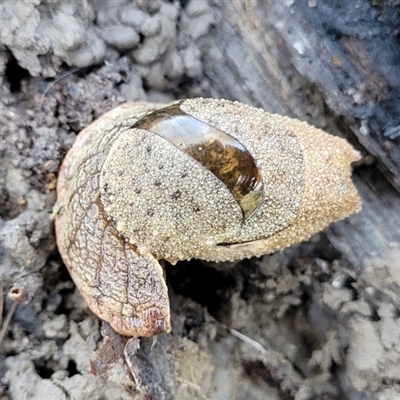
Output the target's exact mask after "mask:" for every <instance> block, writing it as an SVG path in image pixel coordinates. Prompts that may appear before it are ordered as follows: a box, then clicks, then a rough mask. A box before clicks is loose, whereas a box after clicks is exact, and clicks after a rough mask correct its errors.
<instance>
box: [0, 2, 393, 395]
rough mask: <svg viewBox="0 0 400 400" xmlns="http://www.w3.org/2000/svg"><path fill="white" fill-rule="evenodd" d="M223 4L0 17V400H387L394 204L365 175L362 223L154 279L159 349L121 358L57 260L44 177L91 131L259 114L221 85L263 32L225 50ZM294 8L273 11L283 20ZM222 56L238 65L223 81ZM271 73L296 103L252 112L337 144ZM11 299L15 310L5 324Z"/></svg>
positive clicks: (314, 108)
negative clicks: (217, 112) (129, 107)
mask: <svg viewBox="0 0 400 400" xmlns="http://www.w3.org/2000/svg"><path fill="white" fill-rule="evenodd" d="M221 3H222V2H221ZM224 3H225V5H224V6H221V7H220V4H219V2H217V1H211V0H210V1H207V0H190V1H186V0H185V1H184V0H182V1H181V2H179V1H171V2H169V1H162V0H152V1H146V0H135V1H128V0H126V1H124V0H119V1H116V0H115V1H111V0H110V1H90V0H82V1H79V3H78V2H75V1H61V0H52V1H50V0H43V1H41V0H32V1H26V2H25V1H18V2H17V1H14V0H3V1H1V2H0V286H1V288H2V291H3V293H4V296H2V298H3V301H0V311H2V316H3V326H4V325H8V326H5V328H7V329H6V331H5V335H4V339H3V341H2V343H1V344H0V400H8V399H10V400H22V399H31V400H39V399H40V400H47V399H51V400H55V399H57V400H58V399H61V400H63V399H77V400H78V399H99V400H100V399H142V398H143V399H154V400H156V399H182V400H184V399H213V400H214V399H215V400H216V399H218V400H222V399H249V400H252V399H254V400H256V399H257V400H261V399H263V400H265V399H271V400H272V399H296V400H311V399H326V400H331V399H332V400H333V399H355V400H370V399H379V400H391V399H393V400H394V399H399V398H400V379H399V377H400V322H399V321H400V319H399V315H400V313H399V310H400V301H399V293H400V241H399V235H400V234H399V226H400V225H399V220H398V218H400V217H399V216H400V195H399V193H398V192H397V191H396V190H394V189H393V188H392V187H391V186H390V185H389V184H388V183H387V181H386V179H385V177H384V176H383V175H382V174H381V173H380V172H379V171H378V169H377V168H376V166H375V165H370V164H368V163H367V162H365V163H364V165H363V166H361V167H359V169H358V170H357V171H356V174H355V182H356V184H357V187H358V189H359V192H360V195H361V196H362V199H363V204H364V208H363V211H361V212H360V213H359V214H357V215H354V216H352V217H350V218H348V219H347V220H345V221H342V222H340V223H337V224H335V225H334V226H332V227H329V228H328V229H327V230H325V231H324V232H322V233H320V234H318V235H316V236H315V237H313V238H312V239H311V240H310V241H308V242H306V243H302V244H300V245H295V246H292V247H290V248H288V249H286V250H285V251H282V252H279V253H275V254H272V255H266V256H264V257H262V258H260V259H250V260H244V261H241V262H235V263H221V264H211V263H206V262H202V261H198V260H193V261H191V262H185V263H179V264H178V265H176V266H170V265H165V268H166V276H167V283H168V285H169V291H170V298H171V307H172V325H173V331H172V333H171V334H168V335H159V336H158V337H156V338H149V339H142V340H140V341H139V340H130V341H128V342H127V340H126V338H121V337H119V336H118V335H116V334H114V333H113V332H112V331H111V330H110V328H109V326H107V325H106V324H103V323H102V322H101V321H100V320H99V319H98V318H96V317H95V316H94V315H93V314H92V313H91V312H90V311H89V309H88V308H87V306H86V304H85V303H84V301H83V299H82V297H81V295H80V294H79V292H78V291H77V290H76V289H75V287H74V285H73V283H72V281H71V279H70V277H69V275H68V272H67V271H66V269H65V267H64V265H63V263H62V260H61V258H60V255H59V254H58V252H57V249H56V244H55V237H54V227H53V222H52V216H51V213H52V207H53V205H54V203H55V200H56V194H55V185H56V180H57V171H58V169H59V166H60V163H61V162H62V159H63V157H64V155H65V154H66V152H67V150H68V149H69V148H70V147H71V145H72V143H73V141H74V139H75V137H76V134H77V133H78V132H79V131H80V130H81V129H82V128H84V127H85V126H87V125H88V124H89V123H90V122H91V121H93V120H94V119H96V118H97V117H99V116H100V115H101V114H103V113H104V112H105V111H107V110H109V109H111V108H112V107H114V106H116V105H118V104H120V103H123V102H125V101H134V100H148V101H158V102H165V101H170V100H173V99H176V98H185V97H197V96H203V97H227V98H230V99H237V100H242V101H244V102H247V103H249V104H253V105H260V104H259V102H258V101H257V100H254V99H255V98H256V95H254V96H255V97H254V98H253V97H252V96H253V95H252V93H256V91H257V87H261V86H260V85H258V83H257V80H256V79H255V78H253V76H251V75H250V76H248V80H247V81H246V84H243V83H241V84H240V85H238V87H235V88H233V86H235V84H234V83H232V81H231V80H230V79H229V77H230V76H231V74H232V75H234V74H235V72H232V71H236V68H238V69H240V63H241V62H242V63H244V62H245V61H246V62H247V63H249V65H251V67H252V68H253V67H254V66H255V65H257V63H258V62H260V60H259V59H254V60H250V61H249V60H248V59H246V60H245V57H244V56H242V53H241V46H244V45H243V43H245V40H248V43H253V42H252V40H253V39H252V38H254V36H251V35H253V34H254V32H255V30H256V29H259V31H260V32H262V29H266V28H265V27H263V26H261V25H258V24H256V23H254V25H252V24H251V23H249V25H248V26H247V27H246V29H248V30H247V31H246V32H250V33H249V36H248V37H245V38H243V42H237V41H235V38H233V36H232V41H231V42H229V36H227V43H228V44H225V45H224V48H223V49H222V47H223V46H222V44H221V42H218V41H216V39H215V38H216V32H218V29H219V28H220V27H224V26H225V25H224V24H226V23H227V19H226V14H224V13H225V12H226V10H225V9H223V7H229V6H232V7H241V6H242V5H244V2H238V1H234V0H231V1H229V2H228V1H227V2H224ZM249 3H251V2H249ZM278 3H280V4H278ZM284 3H287V4H285V5H284ZM291 3H292V2H283V1H282V2H276V7H277V8H279V7H283V8H285V9H287V10H288V13H289V14H293V13H292V12H291V7H292V5H291ZM314 3H316V2H314V1H309V2H308V5H307V7H309V8H310V9H317V8H318V5H314ZM360 3H363V4H364V3H365V4H367V5H368V6H369V7H370V6H371V5H370V3H369V2H368V1H366V0H363V1H361V2H360ZM78 4H79V5H78ZM365 4H364V5H365ZM246 6H248V4H247V2H246ZM274 6H275V5H274ZM314 7H315V8H314ZM270 11H271V13H272V12H273V11H274V12H275V11H276V9H274V10H272V6H271V10H270ZM360 12H361V11H360ZM246 15H248V19H247V20H245V21H247V22H248V21H249V19H250V20H251V18H253V17H254V18H256V17H257V15H256V14H254V15H253V13H252V12H251V10H250V11H248V14H246ZM270 15H272V14H270ZM271 18H272V17H271ZM377 18H378V17H377ZM252 21H253V22H254V21H255V19H253V20H252ZM277 26H278V24H277ZM278 28H279V27H278ZM278 28H277V31H278ZM364 28H365V27H364ZM221 29H222V28H221ZM365 29H368V27H366V28H365ZM348 34H349V35H351V32H350V33H348ZM232 35H233V34H232ZM282 35H283V34H282ZM282 37H283V36H282ZM296 40H297V39H296ZM309 40H310V41H311V40H312V36H310V39H309ZM254 43H256V44H255V47H258V48H260V47H261V50H263V49H262V46H263V45H264V44H262V43H260V42H257V41H256V42H254ZM254 43H253V44H254ZM274 44H275V46H273V49H272V50H271V51H270V53H268V54H272V55H271V56H269V57H271V60H270V62H269V65H274V63H275V62H276V63H278V61H276V60H277V59H274V58H273V54H274V52H275V51H277V50H274V49H276V48H279V46H280V45H281V46H282V43H281V42H279V41H276V42H275V43H274ZM235 46H236V47H235ZM297 46H300V45H299V44H298V45H297ZM233 48H235V50H234V51H236V52H237V53H236V58H238V64H237V65H233V64H232V63H227V64H226V66H225V67H226V70H224V69H223V68H220V69H218V68H217V67H216V66H218V65H224V62H225V54H224V51H225V50H226V52H227V53H229V51H230V49H233ZM293 48H294V49H295V50H296V51H297V52H298V53H301V51H302V49H301V48H299V47H293V46H292V47H291V49H293ZM228 50H229V51H228ZM232 51H233V50H232ZM282 51H284V50H282ZM265 52H266V50H265V51H264V53H265ZM284 55H285V57H286V60H287V61H286V63H287V70H286V69H284V66H283V65H282V63H281V64H280V66H279V69H280V74H281V77H282V78H281V81H280V82H281V83H282V84H285V82H286V81H291V86H290V87H291V90H292V91H293V92H292V100H290V101H288V103H287V104H286V105H282V104H283V103H280V102H279V101H278V99H279V95H278V94H277V96H276V97H272V96H271V97H269V96H264V97H265V98H266V100H265V103H263V104H262V105H263V106H264V108H266V109H267V110H268V111H274V112H286V113H289V115H292V116H293V115H298V116H301V115H307V118H308V121H309V122H311V123H314V124H316V125H318V126H320V127H323V128H326V129H327V130H329V131H331V132H333V133H335V134H336V133H337V132H338V131H339V130H340V129H339V128H337V127H338V125H339V126H345V125H346V124H345V123H343V121H342V122H338V120H339V119H340V117H341V113H340V112H339V111H340V110H339V111H338V108H337V107H336V105H335V103H334V102H333V101H329V93H325V92H324V91H323V90H322V89H321V93H320V92H319V91H318V87H319V86H318V85H319V84H318V80H317V79H316V80H315V81H314V82H311V81H309V80H308V79H309V78H307V72H306V71H303V72H304V73H303V74H302V69H301V68H300V67H299V68H297V72H296V74H295V72H294V69H293V67H292V63H294V64H295V61H292V62H291V61H289V60H290V52H289V51H287V52H286V53H285V52H284ZM253 61H254V63H253ZM254 68H255V67H254ZM341 68H343V69H345V68H346V65H342V66H341ZM221 71H222V72H221ZM219 76H222V78H221V79H219ZM225 78H226V79H225ZM359 85H360V86H362V82H359ZM235 90H241V93H242V96H241V97H240V98H234V96H233V95H232V93H235ZM282 93H286V94H287V93H288V91H283V92H282ZM286 94H283V95H282V98H283V97H285V96H286ZM352 96H353V97H354V102H357V101H358V100H359V98H358V100H357V98H356V94H355V93H352ZM238 97H239V96H238ZM288 97H290V96H288ZM322 99H324V100H325V101H326V103H325V102H324V100H322ZM295 102H297V103H296V104H295ZM298 104H302V106H299V105H298ZM301 107H303V108H301ZM397 118H398V117H397ZM363 121H364V122H362V126H363V127H364V128H365V127H366V123H365V121H366V120H365V119H363ZM350 128H351V127H350ZM345 131H346V132H347V134H348V135H347V136H348V138H349V139H350V140H351V141H352V142H353V143H355V144H356V145H357V139H356V138H355V136H354V135H352V134H351V129H349V128H345ZM361 132H362V133H363V131H361ZM391 132H395V131H391ZM364 133H365V132H364ZM393 135H394V136H393V137H392V138H391V139H393V140H395V139H398V136H396V134H395V133H393ZM399 136H400V135H399ZM388 142H389V140H388ZM390 143H394V144H395V145H396V146H398V143H397V142H390ZM358 148H359V149H360V150H363V151H364V155H365V156H368V152H367V151H365V150H364V149H363V148H362V147H361V146H358ZM368 159H369V158H368V157H366V160H368ZM376 210H378V211H376ZM396 218H397V219H396ZM12 288H13V289H12ZM15 288H17V290H23V291H25V292H26V294H27V298H26V299H25V300H26V301H24V302H23V304H21V305H19V306H18V307H17V309H16V311H15V312H14V314H13V315H12V318H11V322H10V323H9V324H6V322H7V321H6V314H7V312H9V311H10V310H11V309H12V308H13V305H14V304H15V301H13V300H12V299H10V296H9V294H10V290H11V292H12V291H14V292H15V290H16V289H15ZM0 316H1V312H0ZM104 338H105V339H104Z"/></svg>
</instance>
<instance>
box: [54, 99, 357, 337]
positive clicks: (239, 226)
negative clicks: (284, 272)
mask: <svg viewBox="0 0 400 400" xmlns="http://www.w3.org/2000/svg"><path fill="white" fill-rule="evenodd" d="M359 157H360V156H359V153H358V152H357V151H355V150H354V149H353V148H352V147H351V146H350V145H349V144H348V143H347V142H346V141H345V140H344V139H341V138H338V137H334V136H331V135H329V134H327V133H325V132H323V131H321V130H319V129H317V128H314V127H312V126H310V125H308V124H307V123H305V122H301V121H298V120H295V119H291V118H288V117H283V116H279V115H271V114H268V113H266V112H265V111H263V110H261V109H257V108H254V107H251V106H247V105H244V104H240V103H238V102H230V101H226V100H217V99H188V100H181V101H176V102H173V103H171V104H164V105H161V104H152V103H125V104H122V105H120V106H118V107H117V108H115V109H113V110H111V111H109V112H108V113H106V114H105V115H104V116H102V117H100V118H99V119H98V120H96V121H95V122H93V123H92V124H91V125H90V126H88V127H87V128H85V129H84V130H83V131H82V132H80V134H79V135H78V137H77V139H76V141H75V143H74V145H73V147H72V148H71V149H70V151H69V152H68V154H67V156H66V158H65V159H64V162H63V164H62V167H61V170H60V174H59V178H58V186H57V196H58V200H57V215H56V221H55V224H56V236H57V244H58V248H59V251H60V254H61V256H62V258H63V260H64V262H65V264H66V266H67V268H68V270H69V272H70V274H71V276H72V279H73V280H74V282H75V284H76V285H77V287H78V289H79V290H80V292H81V293H82V294H83V297H84V298H85V299H86V301H87V303H88V305H89V307H90V309H91V310H92V311H93V312H94V313H95V314H96V315H97V316H99V317H100V318H102V319H103V320H105V321H107V322H109V323H110V325H111V326H112V327H113V328H114V329H115V330H116V331H117V332H119V333H120V334H122V335H125V336H137V337H141V336H152V335H155V334H158V333H162V332H169V331H170V330H171V324H170V310H169V299H168V292H167V286H166V283H165V279H164V271H163V268H162V266H161V265H160V262H159V260H167V261H168V262H170V263H172V264H175V263H176V262H178V261H180V260H189V259H191V258H198V259H202V260H208V261H216V262H218V261H229V260H236V259H243V258H249V257H252V256H261V255H263V254H266V253H271V252H273V251H276V250H280V249H283V248H284V247H286V246H289V245H291V244H294V243H297V242H300V241H302V240H306V239H308V238H309V237H311V236H312V235H313V234H314V233H316V232H318V231H320V230H322V229H323V228H325V227H326V226H327V225H328V224H330V223H332V222H335V221H338V220H340V219H342V218H345V217H347V216H349V215H350V214H352V213H354V212H357V211H358V210H359V209H360V200H359V197H358V195H357V191H356V189H355V187H354V185H353V183H352V181H351V163H352V162H354V161H357V160H358V159H359Z"/></svg>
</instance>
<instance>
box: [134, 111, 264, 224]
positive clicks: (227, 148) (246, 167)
mask: <svg viewBox="0 0 400 400" xmlns="http://www.w3.org/2000/svg"><path fill="white" fill-rule="evenodd" d="M133 128H139V129H145V130H147V131H150V132H153V133H156V134H157V135H159V136H161V137H163V138H164V139H166V140H168V141H169V142H171V143H172V144H174V145H175V146H176V147H178V148H179V149H181V150H182V151H183V152H185V153H186V154H188V155H189V156H191V157H193V158H194V159H195V160H197V161H198V162H199V163H200V164H201V165H203V166H204V167H205V168H206V169H208V170H209V171H210V172H212V173H213V174H214V175H215V176H216V177H217V178H218V179H220V180H221V181H222V182H223V183H224V184H225V185H226V186H227V187H228V188H229V190H230V191H231V192H232V194H233V196H234V197H235V199H236V200H237V202H238V203H239V205H240V207H241V209H242V211H243V216H244V219H246V218H248V217H249V216H250V215H251V214H252V213H253V212H254V211H255V210H256V209H257V207H258V206H259V205H260V204H261V202H262V200H263V182H262V178H261V175H260V172H259V170H258V168H257V166H256V163H255V161H254V158H253V156H252V155H251V154H250V153H249V151H248V150H247V149H246V148H245V147H244V146H243V145H242V143H240V142H239V141H238V140H236V139H235V138H233V137H232V136H230V135H228V134H227V133H225V132H223V131H221V130H219V129H216V128H214V127H212V126H210V125H208V124H206V123H204V122H201V121H199V120H198V119H196V118H194V117H192V116H190V115H188V114H186V113H184V112H183V111H182V110H181V109H180V106H179V104H174V105H172V106H169V107H165V108H162V109H160V110H157V111H154V112H152V113H150V114H148V115H146V116H145V117H144V118H142V119H141V120H139V121H138V122H136V123H135V124H134V125H133Z"/></svg>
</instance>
